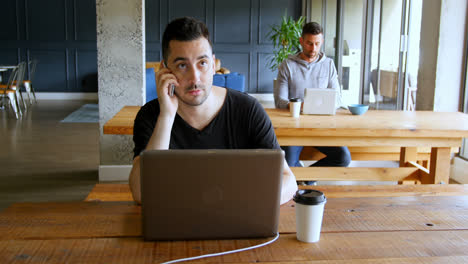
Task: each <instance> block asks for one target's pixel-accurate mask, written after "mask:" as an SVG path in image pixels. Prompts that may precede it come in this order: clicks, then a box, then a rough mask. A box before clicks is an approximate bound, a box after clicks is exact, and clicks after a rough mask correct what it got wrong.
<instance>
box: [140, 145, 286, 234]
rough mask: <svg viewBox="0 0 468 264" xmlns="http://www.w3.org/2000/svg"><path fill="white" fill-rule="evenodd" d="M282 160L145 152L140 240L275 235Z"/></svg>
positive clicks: (278, 154) (226, 153) (230, 153)
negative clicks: (141, 237) (142, 238)
mask: <svg viewBox="0 0 468 264" xmlns="http://www.w3.org/2000/svg"><path fill="white" fill-rule="evenodd" d="M283 159H284V154H283V152H282V151H281V150H273V149H245V150H232V149H231V150H228V149H220V150H151V151H145V152H143V153H142V155H141V164H140V165H141V199H142V219H143V220H142V221H143V226H142V227H143V228H142V229H143V236H144V239H145V240H189V239H232V238H250V237H269V236H274V235H276V233H277V231H278V221H279V206H280V195H281V181H282V173H283Z"/></svg>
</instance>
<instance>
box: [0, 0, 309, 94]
mask: <svg viewBox="0 0 468 264" xmlns="http://www.w3.org/2000/svg"><path fill="white" fill-rule="evenodd" d="M144 1H145V24H146V60H147V61H159V60H161V37H162V32H163V30H164V28H165V25H166V24H167V22H168V21H170V20H171V19H173V18H176V17H181V16H192V17H195V18H198V19H200V20H202V21H204V22H205V23H206V24H207V26H208V29H209V30H210V33H211V40H212V41H213V45H214V51H215V54H216V56H217V57H218V58H220V59H221V64H222V66H224V67H226V68H228V69H230V70H231V71H236V72H240V73H242V74H244V75H245V76H246V91H248V92H250V93H270V92H272V91H273V84H272V82H273V81H272V80H273V78H274V77H276V72H272V71H270V70H269V69H268V67H267V62H268V59H269V56H270V55H271V53H272V45H271V42H270V41H269V40H268V38H267V33H268V31H269V29H270V26H271V25H272V24H274V23H279V22H280V19H281V16H282V15H283V14H284V12H285V10H287V12H288V14H289V15H292V16H293V17H296V18H297V17H298V16H299V15H300V8H301V0H237V1H223V0H144ZM0 6H1V7H2V11H4V12H2V27H0V40H2V41H0V64H17V63H18V62H19V61H25V60H31V59H39V64H38V69H37V75H36V76H35V77H36V84H35V89H36V90H37V91H39V92H97V90H98V87H97V82H96V81H95V79H96V76H97V65H96V64H97V48H96V2H95V0H41V1H39V0H16V1H15V0H0Z"/></svg>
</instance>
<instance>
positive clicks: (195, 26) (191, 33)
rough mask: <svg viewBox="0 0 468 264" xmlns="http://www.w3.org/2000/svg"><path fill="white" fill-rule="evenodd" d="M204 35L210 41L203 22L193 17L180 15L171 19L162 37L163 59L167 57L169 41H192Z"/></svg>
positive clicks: (165, 59)
mask: <svg viewBox="0 0 468 264" xmlns="http://www.w3.org/2000/svg"><path fill="white" fill-rule="evenodd" d="M201 37H204V38H206V39H207V40H208V43H210V47H211V48H213V46H212V45H211V41H210V33H209V32H208V28H207V27H206V25H205V23H203V22H201V21H199V20H197V19H195V18H193V17H181V18H176V19H174V20H172V21H171V22H170V23H169V24H167V26H166V29H165V30H164V34H163V39H162V53H163V58H164V61H167V58H168V57H169V42H170V41H171V40H178V41H192V40H196V39H199V38H201Z"/></svg>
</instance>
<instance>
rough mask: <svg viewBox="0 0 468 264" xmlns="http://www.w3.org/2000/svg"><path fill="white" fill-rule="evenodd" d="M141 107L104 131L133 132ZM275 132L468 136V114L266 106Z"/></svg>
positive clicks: (126, 110) (115, 119) (122, 114)
mask: <svg viewBox="0 0 468 264" xmlns="http://www.w3.org/2000/svg"><path fill="white" fill-rule="evenodd" d="M139 109H140V106H125V107H124V108H122V110H121V111H120V112H119V113H117V114H116V115H115V116H114V117H113V118H112V119H110V120H109V121H108V122H107V123H106V124H105V125H104V134H121V135H132V134H133V122H134V119H135V116H136V114H137V113H138V110H139ZM266 112H267V113H268V115H269V116H270V118H271V121H272V123H273V127H274V128H275V133H276V135H277V136H278V137H281V136H329V137H333V136H341V137H346V136H349V137H376V136H378V137H412V138H417V137H423V138H429V137H443V138H463V137H468V115H467V114H464V113H460V112H451V113H448V112H431V111H415V112H409V111H382V110H374V111H373V110H370V111H368V112H367V113H365V114H364V115H361V116H355V115H351V114H350V113H349V112H348V111H344V110H342V111H338V112H337V114H336V115H334V116H317V115H301V116H300V117H299V118H298V119H295V118H292V117H291V116H290V115H289V112H288V111H287V110H284V109H266Z"/></svg>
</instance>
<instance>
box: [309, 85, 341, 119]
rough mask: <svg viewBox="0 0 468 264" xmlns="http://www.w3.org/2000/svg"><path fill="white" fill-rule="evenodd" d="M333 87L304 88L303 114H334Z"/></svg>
mask: <svg viewBox="0 0 468 264" xmlns="http://www.w3.org/2000/svg"><path fill="white" fill-rule="evenodd" d="M336 97H337V91H336V90H335V89H317V88H307V89H304V107H303V109H302V113H303V114H310V115H334V114H335V113H336Z"/></svg>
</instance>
